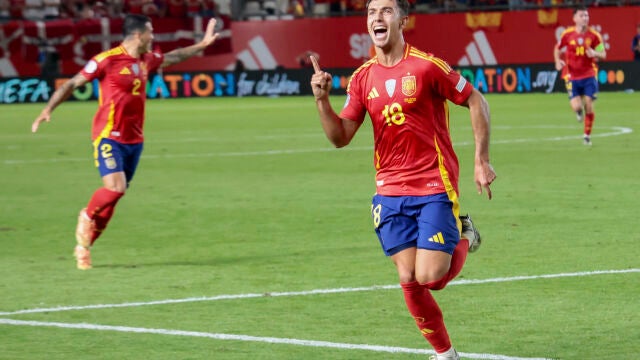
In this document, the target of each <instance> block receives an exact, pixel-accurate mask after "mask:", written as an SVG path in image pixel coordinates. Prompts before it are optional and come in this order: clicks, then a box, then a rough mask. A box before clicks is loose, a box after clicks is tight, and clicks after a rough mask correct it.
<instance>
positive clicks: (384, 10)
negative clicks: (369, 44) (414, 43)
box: [367, 0, 406, 49]
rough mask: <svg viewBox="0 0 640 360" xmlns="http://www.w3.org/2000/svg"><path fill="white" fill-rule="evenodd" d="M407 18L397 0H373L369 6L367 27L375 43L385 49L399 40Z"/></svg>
mask: <svg viewBox="0 0 640 360" xmlns="http://www.w3.org/2000/svg"><path fill="white" fill-rule="evenodd" d="M405 19H406V17H405V16H403V15H402V13H401V12H400V9H398V6H397V4H396V2H395V0H372V1H371V2H370V3H369V7H368V8H367V28H368V30H369V36H371V40H372V41H373V44H374V45H375V46H377V47H379V48H383V49H384V48H389V47H390V46H392V45H393V44H395V43H396V42H397V41H399V40H400V39H401V38H402V29H403V28H404V24H405Z"/></svg>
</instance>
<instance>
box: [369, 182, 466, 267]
mask: <svg viewBox="0 0 640 360" xmlns="http://www.w3.org/2000/svg"><path fill="white" fill-rule="evenodd" d="M458 214H459V206H458V203H457V200H456V201H452V200H451V199H449V197H448V196H447V194H446V193H442V194H436V195H428V196H383V195H377V194H376V195H375V196H374V197H373V199H372V202H371V216H372V217H373V225H374V226H375V231H376V234H377V235H378V240H380V245H381V246H382V250H383V251H384V253H385V255H387V256H392V255H394V254H396V253H398V252H400V251H402V250H404V249H407V248H411V247H417V248H419V249H427V250H438V251H444V252H446V253H449V254H453V249H455V247H456V245H457V244H458V242H459V241H460V227H459V226H460V225H459V220H458Z"/></svg>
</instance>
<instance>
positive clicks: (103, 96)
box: [31, 14, 219, 270]
mask: <svg viewBox="0 0 640 360" xmlns="http://www.w3.org/2000/svg"><path fill="white" fill-rule="evenodd" d="M215 25H216V20H215V19H211V20H210V21H209V23H208V24H207V29H206V31H205V34H204V37H203V38H202V40H201V41H200V42H198V43H197V44H194V45H191V46H188V47H185V48H181V49H176V50H173V51H170V52H168V53H166V54H161V53H158V52H152V50H151V45H152V41H153V27H152V25H151V19H150V18H148V17H147V16H144V15H138V14H129V15H127V16H126V17H125V18H124V22H123V34H124V40H123V41H122V43H121V44H120V45H119V46H117V47H115V48H113V49H110V50H107V51H105V52H102V53H100V54H98V55H96V56H94V57H93V58H92V59H91V60H90V61H89V62H88V63H87V64H86V65H85V67H84V69H83V70H81V71H80V72H79V73H78V74H76V75H75V76H74V77H73V78H71V79H70V80H68V81H67V82H65V83H64V84H63V85H62V86H61V87H59V88H58V89H57V90H56V91H55V92H54V93H53V94H52V95H51V99H50V100H49V102H48V103H47V105H46V106H45V107H44V109H43V110H42V112H41V113H40V115H38V117H37V118H36V119H35V121H34V122H33V125H32V126H31V130H32V131H33V132H36V131H38V128H39V126H40V124H41V123H42V122H44V121H50V120H51V113H52V112H53V110H54V109H55V108H56V107H57V106H58V105H60V103H62V102H63V101H64V100H66V99H67V98H68V97H69V95H71V93H72V92H73V90H74V89H76V88H78V87H80V86H83V85H84V84H86V83H87V82H90V81H92V80H94V79H98V81H99V83H100V98H99V101H98V110H97V112H96V114H95V116H94V118H93V127H92V141H93V149H94V152H93V154H94V159H95V164H96V167H97V168H98V171H99V172H100V176H101V177H102V184H103V186H102V187H100V188H99V189H97V190H96V191H95V192H94V193H93V196H92V197H91V199H90V200H89V203H88V204H87V207H86V208H84V209H82V210H81V211H80V215H79V216H78V226H77V228H76V241H77V245H76V247H75V251H74V255H75V257H76V260H77V267H78V269H81V270H86V269H90V268H91V255H90V251H89V249H90V247H91V246H92V245H93V243H94V242H95V241H96V239H97V238H98V237H99V236H100V234H102V232H103V231H104V229H105V228H106V227H107V224H108V223H109V220H110V219H111V217H112V216H113V212H114V209H115V207H116V204H117V203H118V200H120V198H121V197H122V196H123V195H124V193H125V191H126V190H127V188H128V187H129V183H130V182H131V179H132V178H133V175H134V174H135V171H136V167H137V166H138V160H139V159H140V154H141V153H142V148H143V141H144V137H143V131H142V130H143V124H144V108H145V101H146V92H145V89H146V83H147V78H148V74H149V73H150V72H153V71H155V70H157V69H158V68H160V67H165V66H169V65H173V64H176V63H178V62H180V61H183V60H185V59H188V58H190V57H192V56H194V55H196V54H198V53H199V52H200V51H202V50H204V49H205V48H206V47H208V46H210V45H211V44H213V43H214V42H215V40H216V38H217V37H218V35H219V34H218V33H215V32H214V30H215Z"/></svg>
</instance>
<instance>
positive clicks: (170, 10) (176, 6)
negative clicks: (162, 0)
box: [167, 0, 187, 18]
mask: <svg viewBox="0 0 640 360" xmlns="http://www.w3.org/2000/svg"><path fill="white" fill-rule="evenodd" d="M186 15H187V3H186V2H185V0H168V1H167V16H168V17H177V18H180V17H185V16H186Z"/></svg>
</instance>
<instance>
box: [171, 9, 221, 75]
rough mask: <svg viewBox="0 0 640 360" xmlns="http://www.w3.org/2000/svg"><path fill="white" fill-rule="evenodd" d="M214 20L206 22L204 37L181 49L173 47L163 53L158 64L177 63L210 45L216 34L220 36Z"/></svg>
mask: <svg viewBox="0 0 640 360" xmlns="http://www.w3.org/2000/svg"><path fill="white" fill-rule="evenodd" d="M216 22H217V21H216V19H210V20H209V23H208V24H207V30H205V33H204V37H203V38H202V40H200V42H199V43H197V44H194V45H191V46H187V47H185V48H182V49H175V50H172V51H169V52H168V53H166V54H164V61H163V62H162V65H160V66H161V67H165V66H169V65H173V64H177V63H179V62H181V61H184V60H186V59H188V58H190V57H192V56H194V55H196V54H197V53H199V52H200V51H202V50H204V49H205V48H207V47H209V46H210V45H212V44H213V43H214V42H215V41H216V39H217V38H218V36H220V34H219V33H217V32H215V29H216Z"/></svg>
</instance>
